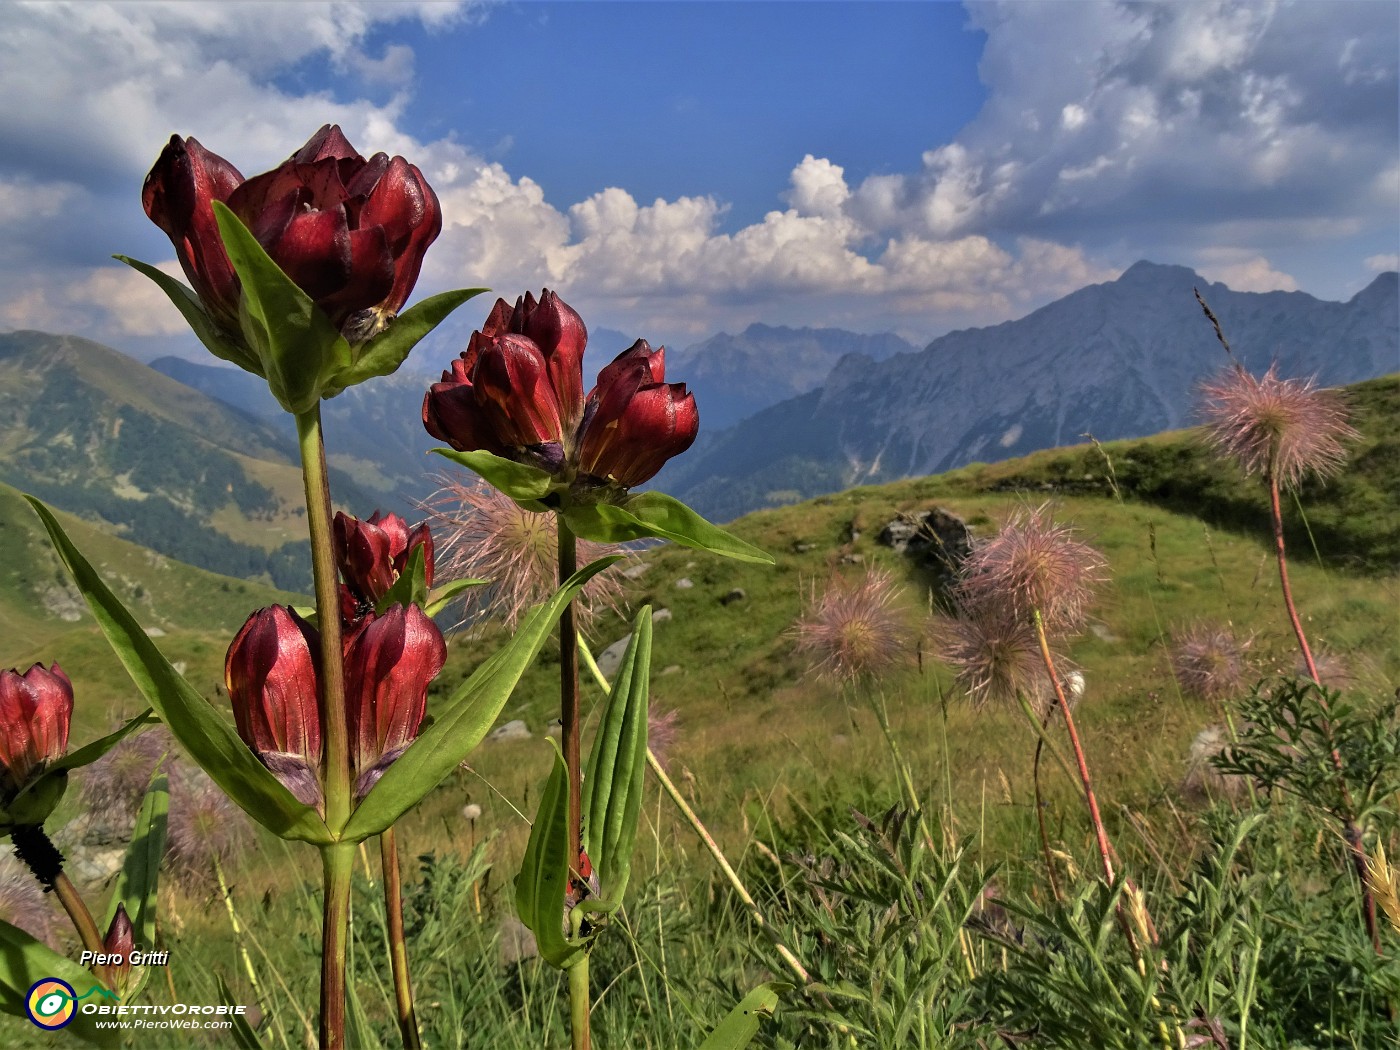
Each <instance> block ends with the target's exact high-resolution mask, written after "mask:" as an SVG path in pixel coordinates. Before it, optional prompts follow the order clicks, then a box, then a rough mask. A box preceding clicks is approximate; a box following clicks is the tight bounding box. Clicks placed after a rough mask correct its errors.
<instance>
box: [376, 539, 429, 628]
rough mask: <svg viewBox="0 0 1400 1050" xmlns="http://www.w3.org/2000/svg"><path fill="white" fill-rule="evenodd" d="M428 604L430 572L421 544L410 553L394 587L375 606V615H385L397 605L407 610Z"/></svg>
mask: <svg viewBox="0 0 1400 1050" xmlns="http://www.w3.org/2000/svg"><path fill="white" fill-rule="evenodd" d="M427 602H428V571H427V563H426V561H425V559H424V555H423V547H422V545H421V544H420V545H419V546H417V547H414V548H413V550H411V551H409V554H408V562H407V563H406V564H405V565H404V567H403V572H401V573H399V578H398V579H397V580H395V581H394V585H393V586H392V587H390V588H389V589H388V590H387V591H385V592H384V597H382V598H380V599H379V601H378V602H377V603H376V605H375V609H374V611H375V613H376V614H381V615H382V614H383V613H385V612H386V611H388V610H389V609H390V608H392V607H393V606H395V605H402V606H403V607H404V608H405V609H407V608H408V607H409V606H410V605H417V606H420V607H421V606H424V605H426V604H427Z"/></svg>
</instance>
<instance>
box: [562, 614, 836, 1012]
mask: <svg viewBox="0 0 1400 1050" xmlns="http://www.w3.org/2000/svg"><path fill="white" fill-rule="evenodd" d="M578 644H579V652H580V653H582V655H583V660H584V663H586V664H587V665H588V670H589V671H590V672H591V673H592V674H593V677H594V679H595V680H596V681H597V682H598V685H599V687H601V688H602V690H603V692H605V693H611V692H612V685H611V684H610V683H609V682H608V680H607V678H606V677H605V676H604V674H603V672H602V670H601V669H600V668H599V667H598V662H597V661H596V660H594V659H593V653H592V651H591V650H590V649H589V648H588V643H587V642H585V641H584V640H583V639H582V638H580V639H579V643H578ZM647 765H648V766H649V767H650V768H651V772H652V774H653V775H654V776H655V777H656V780H657V783H659V784H660V785H661V789H662V790H663V791H665V792H666V794H667V795H668V796H669V797H670V799H671V801H672V802H673V803H675V806H676V808H677V809H678V810H680V814H681V816H682V817H684V818H685V821H686V823H687V824H689V825H690V826H691V828H692V829H693V830H694V831H695V834H697V835H699V836H700V841H701V842H703V843H704V844H705V848H706V849H707V850H709V851H710V856H711V857H713V858H714V859H715V863H716V864H718V865H719V869H720V871H721V872H723V873H724V877H725V879H726V880H728V882H729V885H730V886H732V887H733V888H734V892H735V893H736V894H737V895H738V897H739V900H740V901H742V902H743V904H744V906H745V907H746V908H748V910H749V915H750V917H751V918H752V919H753V921H754V924H755V925H756V926H758V928H759V929H760V930H762V931H763V933H764V935H765V936H767V937H768V939H769V940H770V941H771V942H772V944H773V948H774V950H775V951H776V952H777V953H778V955H779V957H780V958H781V959H782V960H783V962H784V963H786V964H787V967H788V969H790V970H791V971H792V972H793V974H794V975H795V976H796V977H797V979H798V980H799V981H801V982H802V983H803V984H804V985H808V984H811V983H812V975H811V974H809V973H808V972H807V968H806V967H805V966H803V965H802V963H801V962H800V961H799V960H798V958H797V956H796V955H794V954H793V953H792V951H791V950H789V948H788V947H787V945H785V944H783V942H782V941H781V940H779V939H778V934H777V931H776V930H774V929H773V927H771V926H769V925H768V922H767V920H766V919H764V917H763V913H762V912H761V911H759V910H758V905H757V904H756V903H754V899H753V897H752V896H750V894H749V891H748V889H747V888H745V886H744V883H743V880H741V879H740V878H739V876H738V874H737V873H736V872H735V871H734V869H733V868H732V867H731V866H730V864H729V861H728V860H727V859H725V856H724V852H723V851H722V850H721V849H720V848H719V843H718V842H716V841H715V838H714V836H713V835H711V834H710V831H709V829H708V828H707V827H705V825H704V823H703V822H702V821H701V820H700V818H699V817H698V816H696V814H695V810H693V809H691V808H690V804H689V803H688V802H686V800H685V796H683V795H682V794H681V793H680V791H679V789H677V787H676V785H675V784H674V783H673V782H672V780H671V778H670V777H669V776H668V775H667V774H666V770H665V769H663V768H662V766H661V763H660V762H659V761H657V758H656V753H655V752H654V751H652V749H651V748H650V747H648V748H647Z"/></svg>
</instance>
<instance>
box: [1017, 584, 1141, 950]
mask: <svg viewBox="0 0 1400 1050" xmlns="http://www.w3.org/2000/svg"><path fill="white" fill-rule="evenodd" d="M1035 636H1036V640H1037V641H1038V642H1039V643H1040V658H1041V660H1042V661H1044V663H1045V670H1046V671H1047V672H1048V673H1049V675H1050V683H1051V684H1052V685H1053V686H1054V687H1055V699H1056V701H1057V702H1058V703H1059V705H1060V711H1061V712H1062V713H1063V714H1064V716H1065V728H1066V729H1067V730H1068V731H1069V742H1070V744H1071V746H1072V747H1073V748H1074V761H1075V764H1076V765H1077V766H1078V767H1079V779H1080V780H1081V781H1083V784H1084V799H1085V801H1086V802H1087V803H1088V805H1089V820H1090V822H1091V823H1092V824H1093V825H1094V838H1095V839H1096V840H1097V843H1098V847H1099V859H1100V860H1101V861H1102V862H1103V874H1104V881H1105V882H1107V883H1108V884H1109V885H1110V886H1112V885H1113V880H1114V872H1113V847H1112V846H1110V845H1109V842H1108V832H1107V831H1106V830H1105V829H1104V826H1103V817H1102V816H1101V815H1100V813H1099V800H1098V797H1097V796H1096V795H1095V794H1094V781H1093V778H1092V777H1091V776H1090V775H1089V762H1088V759H1086V758H1085V757H1084V748H1083V746H1082V745H1081V744H1080V743H1079V730H1077V729H1076V728H1075V726H1074V715H1073V713H1071V711H1070V709H1069V704H1068V702H1067V701H1066V699H1065V691H1064V687H1063V686H1062V685H1061V684H1060V675H1059V673H1058V672H1057V671H1056V670H1055V660H1054V657H1052V656H1051V655H1050V640H1049V639H1048V638H1046V636H1045V624H1044V622H1043V621H1042V620H1041V617H1040V611H1039V610H1038V609H1037V610H1036V611H1035ZM1123 892H1124V894H1125V895H1126V896H1127V897H1128V900H1129V901H1130V903H1131V908H1130V909H1129V910H1128V911H1127V912H1125V911H1124V909H1123V907H1122V905H1121V903H1120V905H1119V911H1118V914H1119V919H1120V922H1121V923H1122V925H1123V932H1124V934H1125V935H1126V936H1127V938H1128V943H1129V946H1130V947H1131V948H1132V950H1133V953H1134V955H1136V956H1137V959H1138V964H1139V966H1141V965H1142V964H1143V959H1142V946H1141V944H1139V942H1138V937H1137V934H1136V933H1135V932H1134V925H1136V926H1137V927H1138V928H1139V929H1140V930H1141V931H1142V932H1143V933H1144V934H1146V936H1147V939H1148V940H1150V941H1151V942H1152V943H1153V944H1156V943H1157V927H1156V924H1155V923H1154V922H1153V921H1152V916H1151V914H1150V913H1149V912H1148V910H1147V904H1146V903H1145V902H1144V901H1143V899H1142V894H1141V892H1139V890H1138V888H1137V886H1136V885H1135V884H1134V883H1133V880H1132V879H1131V878H1128V877H1126V876H1125V877H1124V879H1123ZM1130 915H1131V917H1130ZM1163 965H1164V966H1165V965H1166V963H1165V960H1164V961H1163Z"/></svg>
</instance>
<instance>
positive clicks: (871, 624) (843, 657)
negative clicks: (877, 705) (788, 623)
mask: <svg viewBox="0 0 1400 1050" xmlns="http://www.w3.org/2000/svg"><path fill="white" fill-rule="evenodd" d="M792 633H793V634H794V635H796V637H797V651H798V652H800V653H803V654H804V655H806V656H807V657H808V658H809V659H810V660H811V662H812V670H814V671H815V672H816V673H817V674H818V675H820V676H821V677H823V678H827V679H830V680H833V681H839V682H854V681H856V680H858V679H871V678H879V677H880V676H882V675H884V674H886V673H888V672H889V671H891V670H893V669H894V668H895V667H896V666H897V665H898V664H899V663H900V662H902V661H903V659H904V658H905V657H906V656H907V655H908V651H909V639H910V631H909V628H908V626H907V625H906V624H905V621H904V617H903V615H902V613H901V612H900V609H899V607H898V588H897V587H896V585H895V582H894V577H893V576H891V575H890V573H888V572H886V571H885V570H883V569H872V570H869V571H867V572H865V573H864V574H862V575H860V576H838V575H833V576H832V577H831V579H830V580H828V581H827V584H826V587H825V588H824V589H823V590H822V591H821V592H820V593H818V592H817V590H816V588H815V587H813V588H812V590H811V592H810V593H809V595H808V599H807V607H806V610H805V611H804V612H803V614H802V618H801V619H799V620H798V621H797V623H796V624H795V625H794V626H793V629H792Z"/></svg>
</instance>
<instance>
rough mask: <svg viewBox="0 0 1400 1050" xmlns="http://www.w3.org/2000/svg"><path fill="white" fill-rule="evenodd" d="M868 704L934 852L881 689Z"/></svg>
mask: <svg viewBox="0 0 1400 1050" xmlns="http://www.w3.org/2000/svg"><path fill="white" fill-rule="evenodd" d="M870 706H871V707H873V708H874V709H875V718H876V720H877V721H878V722H879V723H880V731H881V732H882V733H884V734H885V743H886V744H887V745H889V749H890V757H891V758H892V759H893V760H894V768H895V774H896V775H897V776H898V777H899V781H900V786H901V787H902V788H903V789H904V793H905V794H906V795H908V796H909V807H910V809H912V810H913V812H914V819H915V821H917V823H918V827H919V831H920V833H921V834H922V835H923V839H924V845H925V847H927V849H928V851H929V852H930V853H936V852H937V850H936V849H935V847H934V843H933V834H932V833H931V832H930V831H929V829H928V824H927V822H925V820H924V808H923V806H922V805H920V803H919V794H918V792H917V791H915V790H914V780H913V778H912V777H911V776H910V775H909V765H908V763H906V762H905V761H904V754H903V752H901V751H900V749H899V743H898V741H896V740H895V736H894V731H893V730H892V729H891V728H890V715H889V711H888V710H887V709H886V707H885V694H884V691H883V690H877V691H876V692H875V694H874V695H873V696H872V697H871V704H870Z"/></svg>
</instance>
